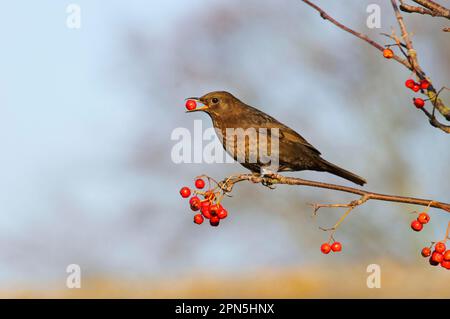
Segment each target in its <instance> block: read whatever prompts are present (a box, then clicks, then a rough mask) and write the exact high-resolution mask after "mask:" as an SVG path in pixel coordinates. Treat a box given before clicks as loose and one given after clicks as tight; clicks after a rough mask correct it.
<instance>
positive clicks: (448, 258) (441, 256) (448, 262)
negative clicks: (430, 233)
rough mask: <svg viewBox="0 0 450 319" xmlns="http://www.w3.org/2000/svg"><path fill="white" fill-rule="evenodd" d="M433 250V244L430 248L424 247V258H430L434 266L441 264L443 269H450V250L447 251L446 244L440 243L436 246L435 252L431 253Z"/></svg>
mask: <svg viewBox="0 0 450 319" xmlns="http://www.w3.org/2000/svg"><path fill="white" fill-rule="evenodd" d="M432 248H433V244H432V245H431V246H430V247H424V248H423V249H422V252H421V254H422V256H423V257H425V258H428V257H430V259H429V262H430V265H432V266H437V265H439V264H441V266H442V267H443V268H445V269H450V250H447V247H446V246H445V243H444V242H442V241H440V242H437V243H436V244H434V251H433V252H432V251H431V249H432Z"/></svg>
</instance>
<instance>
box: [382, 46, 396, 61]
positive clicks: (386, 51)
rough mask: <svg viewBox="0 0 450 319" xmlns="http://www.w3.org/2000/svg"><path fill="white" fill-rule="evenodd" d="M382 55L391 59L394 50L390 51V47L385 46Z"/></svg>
mask: <svg viewBox="0 0 450 319" xmlns="http://www.w3.org/2000/svg"><path fill="white" fill-rule="evenodd" d="M383 56H384V57H385V58H386V59H392V58H393V57H394V51H392V50H391V49H389V48H387V49H384V50H383Z"/></svg>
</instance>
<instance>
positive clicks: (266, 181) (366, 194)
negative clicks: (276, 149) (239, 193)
mask: <svg viewBox="0 0 450 319" xmlns="http://www.w3.org/2000/svg"><path fill="white" fill-rule="evenodd" d="M242 181H250V182H253V183H262V184H263V185H266V186H267V185H275V184H285V185H301V186H308V187H317V188H324V189H331V190H335V191H339V192H345V193H350V194H355V195H359V196H361V198H360V199H359V200H356V201H352V202H350V203H349V204H330V205H328V204H327V205H320V204H317V205H315V209H314V210H315V211H317V210H318V209H319V208H321V207H351V208H354V207H356V206H358V205H361V204H363V203H365V202H367V201H368V200H379V201H387V202H396V203H405V204H414V205H420V206H426V207H434V208H438V209H442V210H444V211H446V212H448V213H450V204H448V203H443V202H439V201H435V200H432V199H422V198H415V197H406V196H396V195H386V194H380V193H374V192H370V191H366V190H362V189H358V188H353V187H348V186H342V185H337V184H329V183H322V182H316V181H311V180H306V179H301V178H296V177H287V176H283V175H280V174H271V175H265V176H261V175H255V174H241V175H237V176H232V177H229V178H227V179H224V180H223V181H222V182H219V183H218V186H219V187H220V188H221V189H222V191H223V192H224V193H229V192H231V190H232V189H233V186H234V185H235V184H236V183H239V182H242Z"/></svg>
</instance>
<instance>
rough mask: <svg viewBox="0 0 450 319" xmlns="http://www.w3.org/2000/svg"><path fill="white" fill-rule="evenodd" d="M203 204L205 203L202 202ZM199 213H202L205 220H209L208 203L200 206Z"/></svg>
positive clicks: (209, 210)
mask: <svg viewBox="0 0 450 319" xmlns="http://www.w3.org/2000/svg"><path fill="white" fill-rule="evenodd" d="M203 203H205V202H203ZM203 203H202V204H203ZM206 203H207V202H206ZM200 211H201V212H202V214H203V216H205V218H207V219H210V218H211V209H210V206H209V203H208V205H202V207H201V209H200Z"/></svg>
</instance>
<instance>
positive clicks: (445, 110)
mask: <svg viewBox="0 0 450 319" xmlns="http://www.w3.org/2000/svg"><path fill="white" fill-rule="evenodd" d="M302 1H303V2H304V3H306V4H307V5H309V6H310V7H312V8H313V9H315V10H316V11H317V12H319V14H320V16H321V17H322V18H323V19H325V20H328V21H330V22H331V23H333V24H334V25H336V26H337V27H338V28H340V29H342V30H344V31H346V32H348V33H350V34H352V35H354V36H356V37H358V38H359V39H361V40H363V41H365V42H367V43H369V44H370V45H371V46H373V47H374V48H376V49H377V50H379V51H383V50H384V47H383V46H382V45H381V44H379V43H377V42H376V41H374V40H372V39H371V38H369V36H367V35H365V34H363V33H361V32H357V31H355V30H353V29H351V28H349V27H347V26H345V25H343V24H342V23H340V22H338V21H337V20H335V19H334V18H332V17H331V16H330V15H329V14H328V13H326V12H325V11H324V10H323V9H321V8H320V7H319V6H317V5H315V4H314V3H312V2H311V1H309V0H302ZM422 1H423V2H427V3H428V2H429V0H422ZM391 3H392V6H393V8H394V12H395V15H396V18H397V21H398V23H399V26H400V29H401V33H402V38H403V39H404V41H405V43H404V44H403V43H401V44H400V43H398V47H399V48H400V50H401V47H402V45H404V46H406V48H407V49H408V52H407V59H404V58H401V57H400V56H398V55H396V54H394V56H393V57H392V59H394V60H395V61H397V62H398V63H400V64H402V65H403V66H405V67H406V68H408V69H409V70H411V71H413V72H414V73H415V74H416V76H417V77H418V78H419V79H420V80H422V79H427V81H428V82H429V83H430V86H429V87H428V89H427V90H426V93H425V91H422V93H424V94H426V95H427V96H428V98H429V99H430V101H431V102H432V104H433V112H428V111H427V110H425V109H424V108H423V109H422V110H423V111H424V114H425V115H426V116H427V117H428V119H429V122H430V124H431V125H432V126H434V127H436V128H439V129H440V130H442V131H443V132H445V133H450V126H448V125H444V124H442V123H440V122H439V121H438V119H437V118H436V117H435V115H434V109H437V110H438V111H439V113H441V114H442V115H443V116H444V118H445V119H446V120H447V121H450V108H449V107H447V106H446V105H445V104H444V102H443V101H442V100H441V99H440V98H438V93H437V92H436V89H435V88H434V87H433V85H432V84H431V83H432V82H431V80H430V79H429V78H427V77H426V74H425V72H424V71H423V70H422V69H421V67H420V65H419V63H418V60H417V52H416V51H415V50H414V48H413V45H412V41H411V39H410V38H409V34H408V32H407V29H406V26H405V23H404V21H403V17H402V15H401V14H400V11H399V9H398V7H397V3H396V2H395V0H391ZM428 4H429V3H428ZM433 4H435V3H434V2H433ZM429 5H432V4H429ZM442 8H443V7H442ZM444 9H445V8H444Z"/></svg>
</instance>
